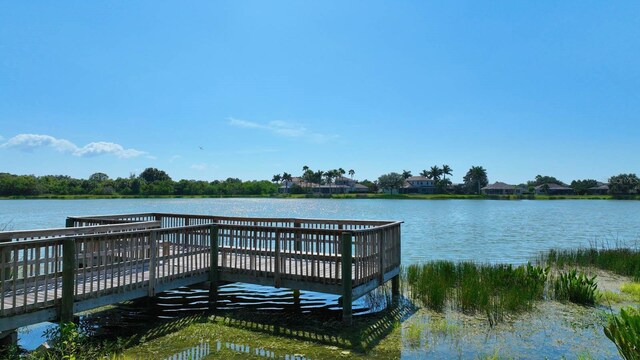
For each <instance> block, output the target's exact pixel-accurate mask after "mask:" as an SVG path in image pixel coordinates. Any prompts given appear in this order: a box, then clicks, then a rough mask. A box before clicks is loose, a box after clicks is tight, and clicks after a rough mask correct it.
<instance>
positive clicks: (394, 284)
mask: <svg viewBox="0 0 640 360" xmlns="http://www.w3.org/2000/svg"><path fill="white" fill-rule="evenodd" d="M391 295H393V297H397V296H398V295H400V275H396V276H394V277H392V278H391Z"/></svg>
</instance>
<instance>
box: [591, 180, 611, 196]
mask: <svg viewBox="0 0 640 360" xmlns="http://www.w3.org/2000/svg"><path fill="white" fill-rule="evenodd" d="M608 193H609V184H605V183H598V186H594V187H591V188H588V189H587V194H589V195H607V194H608Z"/></svg>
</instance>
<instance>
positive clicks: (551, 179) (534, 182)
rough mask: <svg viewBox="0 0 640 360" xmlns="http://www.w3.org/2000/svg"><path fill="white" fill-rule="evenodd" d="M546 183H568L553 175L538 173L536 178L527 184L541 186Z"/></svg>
mask: <svg viewBox="0 0 640 360" xmlns="http://www.w3.org/2000/svg"><path fill="white" fill-rule="evenodd" d="M544 184H559V185H566V184H565V183H563V182H562V181H560V180H558V179H556V178H555V177H553V176H546V175H544V176H543V175H536V178H535V179H534V180H531V181H528V182H527V185H533V186H540V185H544Z"/></svg>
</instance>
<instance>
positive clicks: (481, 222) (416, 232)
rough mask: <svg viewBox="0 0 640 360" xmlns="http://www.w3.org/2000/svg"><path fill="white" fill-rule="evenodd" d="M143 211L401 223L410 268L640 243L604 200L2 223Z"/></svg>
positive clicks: (247, 204)
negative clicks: (133, 215)
mask: <svg viewBox="0 0 640 360" xmlns="http://www.w3.org/2000/svg"><path fill="white" fill-rule="evenodd" d="M137 212H173V213H191V214H209V215H227V216H265V217H303V218H326V219H379V220H401V221H404V225H403V227H402V262H403V263H404V264H409V263H414V262H419V261H426V260H433V259H447V260H474V261H479V262H508V263H522V262H526V261H528V260H530V259H532V257H535V256H536V255H537V254H538V253H540V252H541V251H545V250H548V249H551V248H577V247H581V246H588V245H590V244H593V243H608V244H610V245H615V244H616V243H620V242H622V243H625V244H627V245H630V246H635V245H636V244H637V243H638V242H639V241H640V240H639V239H640V202H638V201H602V200H600V201H598V200H556V201H551V200H550V201H527V200H523V201H491V200H433V201H425V200H372V199H362V200H335V199H333V200H332V199H114V200H4V201H0V225H1V224H3V223H10V226H11V227H12V228H13V229H16V230H18V229H32V228H47V227H63V226H64V220H65V218H66V217H67V216H73V215H104V214H121V213H137Z"/></svg>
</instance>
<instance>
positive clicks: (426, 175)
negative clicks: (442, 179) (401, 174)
mask: <svg viewBox="0 0 640 360" xmlns="http://www.w3.org/2000/svg"><path fill="white" fill-rule="evenodd" d="M420 175H422V176H424V177H426V178H431V174H430V173H429V171H428V170H422V172H420Z"/></svg>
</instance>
